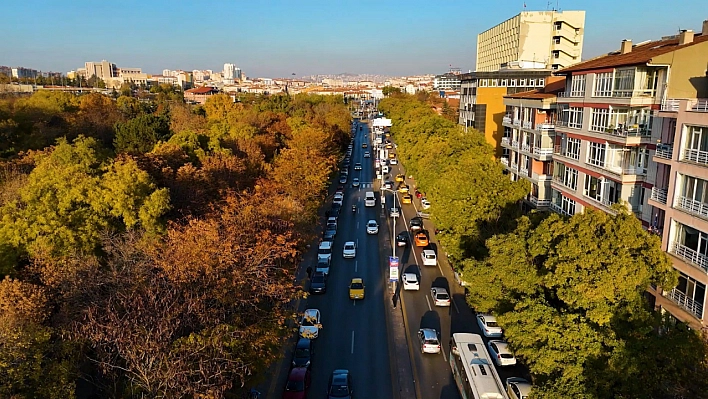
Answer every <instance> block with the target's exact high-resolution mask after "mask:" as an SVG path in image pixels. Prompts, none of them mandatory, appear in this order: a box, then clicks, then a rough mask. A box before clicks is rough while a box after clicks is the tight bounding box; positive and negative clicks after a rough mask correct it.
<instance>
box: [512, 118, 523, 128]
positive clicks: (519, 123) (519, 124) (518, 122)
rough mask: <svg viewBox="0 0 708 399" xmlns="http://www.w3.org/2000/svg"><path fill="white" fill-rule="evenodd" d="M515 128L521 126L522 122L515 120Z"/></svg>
mask: <svg viewBox="0 0 708 399" xmlns="http://www.w3.org/2000/svg"><path fill="white" fill-rule="evenodd" d="M513 123H514V126H521V120H519V119H514V122H513Z"/></svg>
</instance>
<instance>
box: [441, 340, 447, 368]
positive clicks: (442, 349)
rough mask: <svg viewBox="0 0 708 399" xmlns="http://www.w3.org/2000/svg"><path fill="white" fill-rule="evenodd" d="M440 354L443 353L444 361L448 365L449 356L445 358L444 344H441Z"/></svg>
mask: <svg viewBox="0 0 708 399" xmlns="http://www.w3.org/2000/svg"><path fill="white" fill-rule="evenodd" d="M440 352H442V355H443V360H444V361H445V363H447V356H445V346H444V345H443V344H442V343H440Z"/></svg>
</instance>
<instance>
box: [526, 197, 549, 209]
mask: <svg viewBox="0 0 708 399" xmlns="http://www.w3.org/2000/svg"><path fill="white" fill-rule="evenodd" d="M529 201H531V203H532V204H533V205H534V206H535V207H536V208H548V207H549V206H550V205H551V200H540V199H538V197H536V196H535V195H531V194H529Z"/></svg>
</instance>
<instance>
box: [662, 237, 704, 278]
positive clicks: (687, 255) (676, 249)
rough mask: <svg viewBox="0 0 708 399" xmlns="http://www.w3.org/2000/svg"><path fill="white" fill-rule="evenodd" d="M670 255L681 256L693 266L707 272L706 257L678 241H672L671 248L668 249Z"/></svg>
mask: <svg viewBox="0 0 708 399" xmlns="http://www.w3.org/2000/svg"><path fill="white" fill-rule="evenodd" d="M669 252H670V253H671V254H672V255H674V256H676V257H677V258H681V259H683V260H684V261H686V262H688V263H690V264H692V265H693V266H696V267H698V268H700V269H701V270H703V271H704V272H706V273H708V257H707V256H705V255H703V254H701V253H698V252H697V251H695V250H693V249H691V248H689V247H687V246H685V245H683V244H681V243H678V242H674V245H673V246H672V247H671V250H670V251H669Z"/></svg>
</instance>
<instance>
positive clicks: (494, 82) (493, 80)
mask: <svg viewBox="0 0 708 399" xmlns="http://www.w3.org/2000/svg"><path fill="white" fill-rule="evenodd" d="M489 83H490V85H489V86H491V87H497V80H496V79H490V80H489Z"/></svg>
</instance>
